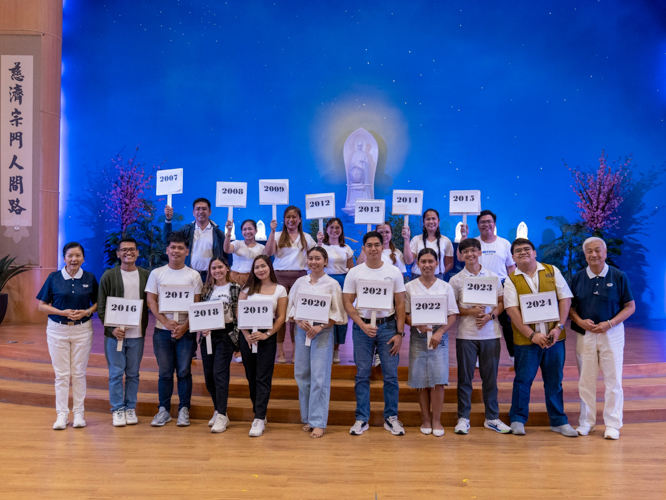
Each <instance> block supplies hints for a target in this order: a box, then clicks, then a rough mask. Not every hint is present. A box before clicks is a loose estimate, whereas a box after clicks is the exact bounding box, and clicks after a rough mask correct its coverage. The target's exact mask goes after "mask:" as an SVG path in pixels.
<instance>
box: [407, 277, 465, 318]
mask: <svg viewBox="0 0 666 500" xmlns="http://www.w3.org/2000/svg"><path fill="white" fill-rule="evenodd" d="M412 295H446V315H447V316H451V315H453V314H458V312H459V311H458V305H457V304H456V298H455V296H454V293H453V289H452V288H451V285H449V284H448V283H447V282H446V281H442V280H440V279H439V278H437V281H435V283H434V284H433V285H432V286H431V287H430V288H426V286H425V285H424V284H423V283H421V280H420V279H418V278H417V279H415V280H412V281H410V282H409V283H407V284H406V285H405V313H406V314H411V312H412V298H411V297H412ZM440 324H442V325H444V324H446V321H442V323H440Z"/></svg>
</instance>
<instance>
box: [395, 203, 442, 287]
mask: <svg viewBox="0 0 666 500" xmlns="http://www.w3.org/2000/svg"><path fill="white" fill-rule="evenodd" d="M403 236H405V237H406V238H407V239H409V236H410V230H409V227H405V228H404V229H403ZM424 248H432V249H433V250H434V251H435V252H436V255H437V269H436V270H435V276H437V277H438V278H439V279H440V280H443V279H444V275H446V273H447V272H449V270H450V269H451V268H452V267H453V244H452V243H451V240H450V239H448V238H447V237H446V236H443V235H442V233H440V231H439V212H437V210H435V209H434V208H429V209H428V210H426V211H425V212H423V234H419V235H417V236H414V237H413V238H412V241H411V242H410V244H409V245H405V262H406V263H407V264H412V263H413V266H412V279H416V278H417V277H418V275H419V274H421V271H420V270H419V267H418V264H417V262H416V256H417V255H418V254H419V251H421V250H423V249H424Z"/></svg>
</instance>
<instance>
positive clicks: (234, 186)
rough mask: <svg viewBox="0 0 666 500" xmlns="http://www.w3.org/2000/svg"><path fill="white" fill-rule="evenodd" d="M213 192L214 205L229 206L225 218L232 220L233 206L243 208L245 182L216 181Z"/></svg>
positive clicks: (245, 189) (245, 202) (244, 204)
mask: <svg viewBox="0 0 666 500" xmlns="http://www.w3.org/2000/svg"><path fill="white" fill-rule="evenodd" d="M216 187H217V190H216V193H215V206H216V207H229V214H228V216H227V220H230V221H233V220H234V207H238V208H245V206H246V204H247V182H218V183H217V186H216Z"/></svg>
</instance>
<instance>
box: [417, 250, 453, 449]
mask: <svg viewBox="0 0 666 500" xmlns="http://www.w3.org/2000/svg"><path fill="white" fill-rule="evenodd" d="M417 264H418V266H419V270H420V271H421V272H420V274H419V277H418V278H416V279H414V280H412V281H410V282H409V283H407V284H406V285H405V322H406V323H407V324H408V325H410V326H411V328H410V330H409V332H410V335H409V378H408V380H407V385H409V387H411V388H413V389H417V390H418V391H419V405H420V406H421V419H422V421H423V423H422V424H421V432H422V433H423V434H433V435H434V436H437V437H439V436H443V435H444V427H442V422H441V415H442V407H443V404H444V385H445V384H448V383H449V334H448V333H447V332H448V331H449V329H450V328H451V327H452V326H453V325H454V324H455V322H456V315H457V314H458V312H459V311H458V306H457V304H456V298H455V294H454V292H453V288H451V285H449V284H448V283H446V282H445V281H442V280H441V279H439V278H437V276H435V270H436V269H437V266H438V257H437V253H436V252H435V251H434V250H433V249H432V248H425V249H423V250H421V251H420V252H419V255H418V259H417ZM416 295H440V296H441V295H445V296H446V305H445V308H446V311H442V313H443V316H442V319H444V318H446V323H445V324H440V325H432V328H431V329H430V328H429V327H428V326H412V323H413V319H412V299H413V297H414V296H416ZM428 331H432V332H433V333H432V338H431V339H430V347H431V348H432V349H430V350H429V349H428V336H427V334H428Z"/></svg>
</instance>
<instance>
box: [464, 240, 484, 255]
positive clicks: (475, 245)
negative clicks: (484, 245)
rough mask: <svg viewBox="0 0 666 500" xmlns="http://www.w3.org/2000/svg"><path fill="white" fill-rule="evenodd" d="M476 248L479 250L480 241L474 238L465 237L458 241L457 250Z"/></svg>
mask: <svg viewBox="0 0 666 500" xmlns="http://www.w3.org/2000/svg"><path fill="white" fill-rule="evenodd" d="M472 247H473V248H476V249H477V250H479V251H480V250H481V242H480V241H479V240H477V239H476V238H465V239H464V240H462V241H461V242H460V244H459V245H458V251H459V252H460V253H462V252H463V251H464V250H467V249H468V248H472Z"/></svg>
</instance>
